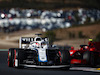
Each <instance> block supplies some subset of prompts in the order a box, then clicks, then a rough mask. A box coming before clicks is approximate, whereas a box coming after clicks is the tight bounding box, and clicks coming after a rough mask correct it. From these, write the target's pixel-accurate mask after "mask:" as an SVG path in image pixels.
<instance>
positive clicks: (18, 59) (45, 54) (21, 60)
mask: <svg viewBox="0 0 100 75" xmlns="http://www.w3.org/2000/svg"><path fill="white" fill-rule="evenodd" d="M37 35H38V36H36V37H35V38H32V37H21V38H20V40H19V46H20V47H19V48H10V49H9V51H8V66H9V67H17V68H20V67H35V68H63V69H67V70H68V69H69V68H70V53H69V51H68V50H60V49H59V48H56V47H52V46H50V45H49V40H48V38H41V37H40V36H39V34H37Z"/></svg>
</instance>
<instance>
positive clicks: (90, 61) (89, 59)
mask: <svg viewBox="0 0 100 75" xmlns="http://www.w3.org/2000/svg"><path fill="white" fill-rule="evenodd" d="M83 60H86V64H87V65H88V66H91V67H95V66H96V61H95V56H94V52H90V51H86V52H85V53H84V54H83Z"/></svg>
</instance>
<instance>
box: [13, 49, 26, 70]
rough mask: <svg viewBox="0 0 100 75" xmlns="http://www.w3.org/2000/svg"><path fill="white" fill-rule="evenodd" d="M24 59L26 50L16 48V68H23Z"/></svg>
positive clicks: (14, 64)
mask: <svg viewBox="0 0 100 75" xmlns="http://www.w3.org/2000/svg"><path fill="white" fill-rule="evenodd" d="M23 59H24V50H23V49H14V63H13V66H14V67H15V68H22V67H23V66H21V64H22V62H23Z"/></svg>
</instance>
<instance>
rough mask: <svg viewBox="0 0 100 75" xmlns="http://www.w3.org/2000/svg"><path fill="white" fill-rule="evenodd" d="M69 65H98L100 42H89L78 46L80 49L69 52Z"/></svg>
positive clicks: (99, 61)
mask: <svg viewBox="0 0 100 75" xmlns="http://www.w3.org/2000/svg"><path fill="white" fill-rule="evenodd" d="M70 56H71V64H85V65H88V66H91V67H95V66H97V65H98V64H100V42H92V41H90V42H89V43H88V45H80V49H78V50H74V47H71V50H70Z"/></svg>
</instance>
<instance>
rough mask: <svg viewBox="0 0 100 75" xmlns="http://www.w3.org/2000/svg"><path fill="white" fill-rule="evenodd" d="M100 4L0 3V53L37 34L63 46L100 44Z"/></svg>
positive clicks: (60, 0)
mask: <svg viewBox="0 0 100 75" xmlns="http://www.w3.org/2000/svg"><path fill="white" fill-rule="evenodd" d="M99 4H100V0H0V49H8V48H13V47H18V42H19V41H18V40H19V38H20V37H34V36H35V35H34V34H36V33H42V34H43V35H42V36H46V37H49V38H50V42H53V44H56V45H61V46H65V45H68V46H74V47H75V48H76V49H77V48H79V45H81V44H88V39H89V38H92V39H93V40H94V41H100V5H99Z"/></svg>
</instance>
